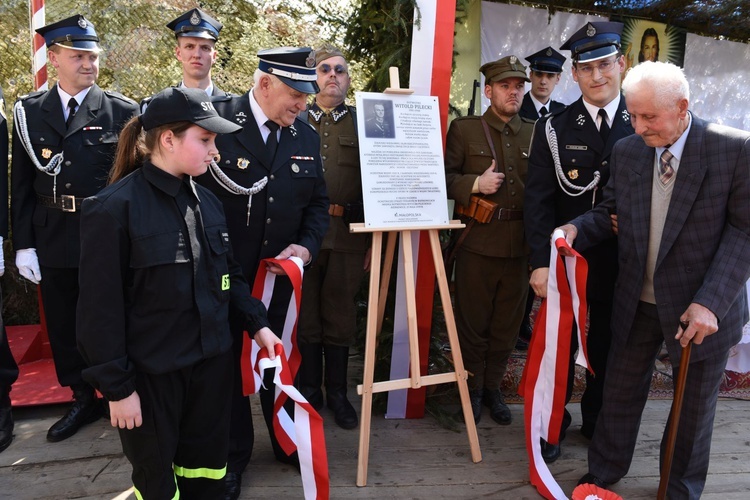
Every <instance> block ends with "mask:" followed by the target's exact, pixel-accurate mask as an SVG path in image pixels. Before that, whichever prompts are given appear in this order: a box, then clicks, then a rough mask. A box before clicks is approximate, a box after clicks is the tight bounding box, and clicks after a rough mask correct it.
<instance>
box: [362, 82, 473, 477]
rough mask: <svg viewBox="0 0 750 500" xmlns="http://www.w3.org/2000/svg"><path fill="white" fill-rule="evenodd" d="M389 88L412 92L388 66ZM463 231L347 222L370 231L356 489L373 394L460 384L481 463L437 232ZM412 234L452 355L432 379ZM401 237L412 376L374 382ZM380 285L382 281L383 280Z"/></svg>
mask: <svg viewBox="0 0 750 500" xmlns="http://www.w3.org/2000/svg"><path fill="white" fill-rule="evenodd" d="M390 77H391V87H390V88H388V89H386V91H385V93H394V94H411V93H413V91H411V90H408V89H401V88H399V85H398V68H390ZM462 227H464V224H462V223H461V222H460V221H455V220H454V221H451V222H450V224H442V225H436V226H420V227H403V228H402V227H395V228H394V227H388V228H367V227H365V224H364V223H360V224H351V225H350V231H351V232H353V233H366V232H371V233H372V260H371V262H370V288H369V298H368V300H369V302H368V308H367V327H366V340H365V364H364V374H363V383H362V384H361V385H359V386H357V393H358V394H360V395H361V396H362V412H361V423H360V431H359V459H358V465H357V486H365V485H366V484H367V462H368V456H369V451H370V423H371V420H372V395H373V394H375V393H377V392H387V391H393V390H397V389H418V388H420V387H423V386H428V385H436V384H445V383H449V382H455V383H456V384H458V392H459V394H460V396H461V407H462V410H463V415H464V421H465V422H466V432H467V434H468V436H469V446H470V447H471V459H472V461H473V462H475V463H476V462H481V461H482V452H481V451H480V449H479V438H478V437H477V428H476V424H475V423H474V414H473V413H472V411H471V403H470V401H469V388H468V386H467V384H466V380H467V378H468V373H467V372H466V369H465V368H464V362H463V358H462V357H461V347H460V346H459V344H458V334H457V331H456V321H455V318H454V316H453V305H452V304H451V298H450V291H449V289H448V279H447V277H446V275H445V266H444V264H443V254H442V251H441V247H440V239H439V237H438V230H440V229H459V228H462ZM412 231H428V233H429V237H430V247H431V250H432V262H433V263H434V265H435V273H436V277H437V283H438V288H439V290H440V300H441V302H442V305H443V313H444V315H445V325H446V328H447V330H448V340H449V343H450V348H451V353H452V356H453V366H454V367H455V371H452V372H447V373H440V374H435V375H427V376H424V377H423V376H421V374H420V373H419V366H420V363H419V344H418V332H417V305H416V289H415V281H416V274H415V269H414V261H413V255H414V252H413V249H412V241H411V237H412ZM384 232H388V246H387V249H386V255H385V262H383V264H382V267H383V269H382V279H381V274H379V272H380V269H381V260H382V253H381V250H382V246H383V233H384ZM398 236H400V237H401V246H400V248H401V253H402V255H403V262H404V285H405V286H404V290H405V295H406V316H407V325H408V332H409V359H410V366H411V370H410V372H411V376H410V377H409V378H406V379H400V380H389V381H386V382H374V372H375V348H376V345H377V342H376V337H377V335H378V333H380V330H381V328H382V325H383V315H384V313H385V302H386V297H387V295H388V285H389V280H390V275H391V269H392V267H393V254H394V249H395V247H396V238H397V237H398ZM381 281H382V282H381Z"/></svg>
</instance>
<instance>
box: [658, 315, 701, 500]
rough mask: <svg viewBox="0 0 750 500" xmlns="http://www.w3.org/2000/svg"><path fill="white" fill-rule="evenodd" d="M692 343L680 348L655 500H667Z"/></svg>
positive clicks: (686, 325)
mask: <svg viewBox="0 0 750 500" xmlns="http://www.w3.org/2000/svg"><path fill="white" fill-rule="evenodd" d="M680 327H681V328H682V331H683V332H684V331H685V330H687V327H688V323H683V322H682V321H681V322H680ZM692 346H693V342H692V341H690V342H688V343H687V345H686V346H684V347H683V348H682V356H681V358H680V373H679V374H678V378H677V385H676V386H675V390H674V399H673V400H672V418H670V419H669V431H668V432H667V446H666V448H665V449H664V462H663V463H662V467H661V478H660V479H659V492H658V493H657V494H656V499H657V500H665V499H666V498H667V486H668V485H669V472H670V470H671V469H672V458H673V457H674V446H675V443H676V442H677V427H678V426H679V425H680V413H681V412H682V399H683V396H684V395H685V382H686V381H687V372H688V366H689V365H690V351H691V348H692Z"/></svg>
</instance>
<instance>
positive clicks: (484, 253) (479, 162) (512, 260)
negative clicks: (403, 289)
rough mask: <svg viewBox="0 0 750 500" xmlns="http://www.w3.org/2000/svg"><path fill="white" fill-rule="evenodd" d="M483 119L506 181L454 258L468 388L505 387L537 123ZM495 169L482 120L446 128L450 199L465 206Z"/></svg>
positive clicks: (521, 280)
mask: <svg viewBox="0 0 750 500" xmlns="http://www.w3.org/2000/svg"><path fill="white" fill-rule="evenodd" d="M483 118H484V119H485V120H486V121H487V124H488V125H489V129H490V136H491V137H492V141H493V144H494V146H495V151H496V152H497V155H498V158H497V160H498V163H499V165H498V171H499V172H503V173H504V174H505V180H504V181H503V183H502V184H501V186H500V188H499V189H498V191H497V192H496V193H494V194H492V195H489V196H487V197H486V198H487V199H488V200H491V201H494V202H496V203H498V213H496V216H495V218H494V219H493V220H492V221H490V222H489V223H487V224H479V223H475V224H474V226H473V228H472V229H471V231H470V233H469V235H468V236H467V237H466V239H465V240H464V242H463V244H462V246H461V248H460V249H459V252H458V255H457V257H456V275H455V276H456V277H455V286H456V295H455V309H456V324H457V328H458V336H459V341H460V342H461V353H462V354H463V359H464V365H465V366H466V369H467V370H468V371H469V372H470V373H471V374H472V375H473V377H470V378H469V388H470V389H480V388H482V387H484V388H487V389H499V388H500V382H501V380H502V377H503V375H504V373H505V368H506V366H507V363H508V358H509V357H510V354H511V352H512V351H513V347H514V346H515V343H516V338H517V336H518V328H519V326H520V325H521V319H522V317H523V314H524V306H525V303H526V294H527V292H528V279H529V276H528V251H527V246H526V243H525V241H524V228H523V215H522V210H523V195H524V184H525V182H526V168H527V163H528V150H529V143H530V141H531V134H532V131H533V121H530V120H526V119H524V118H521V117H520V116H518V115H516V116H514V117H513V118H512V119H511V120H510V122H509V123H507V124H506V123H505V122H503V121H502V120H501V119H500V118H499V117H498V116H497V115H496V114H495V113H494V112H493V111H492V110H491V109H488V110H487V112H485V114H484V116H483ZM491 163H492V151H491V150H490V148H489V145H488V144H487V139H486V138H485V133H484V130H483V129H482V124H481V120H480V118H479V117H478V116H470V117H464V118H458V119H456V120H453V122H452V123H451V126H450V128H449V130H448V137H447V140H446V151H445V171H446V182H447V188H448V197H450V198H452V199H454V200H456V203H460V204H463V205H467V204H468V203H469V198H470V197H471V194H472V193H471V191H472V187H473V186H474V182H475V180H476V178H477V177H479V176H480V175H481V174H482V173H484V171H485V170H487V168H488V167H489V166H490V164H491Z"/></svg>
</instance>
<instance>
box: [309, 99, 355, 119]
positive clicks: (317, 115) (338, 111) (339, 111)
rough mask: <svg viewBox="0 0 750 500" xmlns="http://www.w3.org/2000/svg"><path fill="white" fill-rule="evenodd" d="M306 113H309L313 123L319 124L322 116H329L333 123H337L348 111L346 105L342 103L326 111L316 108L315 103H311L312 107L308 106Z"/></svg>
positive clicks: (316, 104)
mask: <svg viewBox="0 0 750 500" xmlns="http://www.w3.org/2000/svg"><path fill="white" fill-rule="evenodd" d="M308 112H309V113H310V116H311V117H312V119H313V121H315V123H320V119H321V118H323V115H325V114H330V115H331V118H333V122H334V123H338V122H339V121H341V119H342V118H344V117H345V116H346V115H347V114H348V113H349V109H348V108H347V107H346V104H344V103H343V102H342V103H341V104H339V105H338V106H336V107H335V108H333V109H331V110H328V111H326V110H324V109H323V108H321V107H320V106H318V103H317V102H313V104H312V106H310V109H308Z"/></svg>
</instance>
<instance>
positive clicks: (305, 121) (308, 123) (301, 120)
mask: <svg viewBox="0 0 750 500" xmlns="http://www.w3.org/2000/svg"><path fill="white" fill-rule="evenodd" d="M305 114H307V113H305ZM295 121H299V122H300V123H304V124H305V126H306V127H307V128H309V129H310V130H312V131H313V132H315V133H316V134H317V133H318V131H317V130H315V127H313V126H312V125H310V122H308V121H307V120H304V119H302V118H300V117H299V116H297V118H295Z"/></svg>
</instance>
